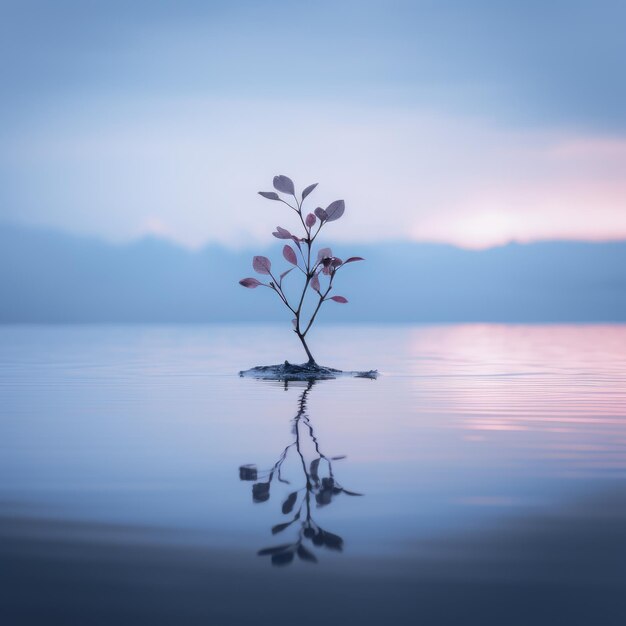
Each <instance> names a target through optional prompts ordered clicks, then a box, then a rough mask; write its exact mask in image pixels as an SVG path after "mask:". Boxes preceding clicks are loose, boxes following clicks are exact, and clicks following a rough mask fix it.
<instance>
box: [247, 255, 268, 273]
mask: <svg viewBox="0 0 626 626" xmlns="http://www.w3.org/2000/svg"><path fill="white" fill-rule="evenodd" d="M252 267H253V268H254V271H255V272H258V273H259V274H269V273H270V271H271V270H272V262H271V261H270V260H269V259H268V258H267V257H266V256H255V257H254V258H253V259H252Z"/></svg>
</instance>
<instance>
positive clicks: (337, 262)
mask: <svg viewBox="0 0 626 626" xmlns="http://www.w3.org/2000/svg"><path fill="white" fill-rule="evenodd" d="M330 264H331V265H332V266H333V267H334V268H338V267H339V266H340V265H343V261H342V260H341V259H339V258H337V257H335V258H334V259H333V260H332V261H331V262H330Z"/></svg>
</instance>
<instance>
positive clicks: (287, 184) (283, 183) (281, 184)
mask: <svg viewBox="0 0 626 626" xmlns="http://www.w3.org/2000/svg"><path fill="white" fill-rule="evenodd" d="M274 189H277V190H278V191H282V192H283V193H288V194H290V195H292V196H293V195H294V193H295V189H294V187H293V180H291V178H289V177H288V176H282V175H281V176H274Z"/></svg>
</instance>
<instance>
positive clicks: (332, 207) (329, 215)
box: [326, 200, 346, 222]
mask: <svg viewBox="0 0 626 626" xmlns="http://www.w3.org/2000/svg"><path fill="white" fill-rule="evenodd" d="M345 210H346V203H345V202H344V201H343V200H335V201H334V202H331V203H330V204H329V205H328V206H327V207H326V221H327V222H334V221H335V220H338V219H339V218H340V217H341V216H342V215H343V212H344V211H345Z"/></svg>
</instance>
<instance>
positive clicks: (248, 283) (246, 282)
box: [239, 278, 262, 289]
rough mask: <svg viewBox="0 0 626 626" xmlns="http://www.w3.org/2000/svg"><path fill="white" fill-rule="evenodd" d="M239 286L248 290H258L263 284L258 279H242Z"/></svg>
mask: <svg viewBox="0 0 626 626" xmlns="http://www.w3.org/2000/svg"><path fill="white" fill-rule="evenodd" d="M239 284H240V285H241V286H242V287H247V288H248V289H256V288H257V287H258V286H259V285H261V284H262V283H260V282H259V281H258V280H257V279H256V278H242V279H241V280H240V281H239Z"/></svg>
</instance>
